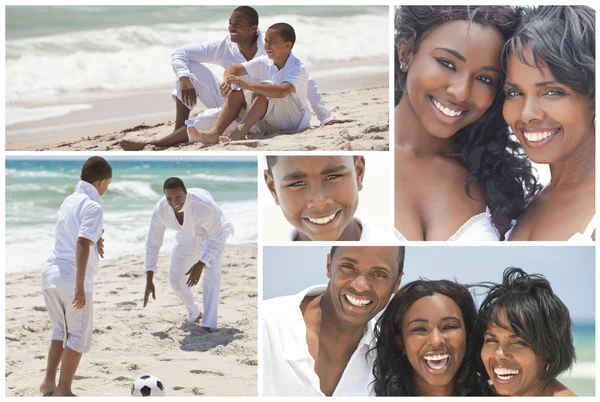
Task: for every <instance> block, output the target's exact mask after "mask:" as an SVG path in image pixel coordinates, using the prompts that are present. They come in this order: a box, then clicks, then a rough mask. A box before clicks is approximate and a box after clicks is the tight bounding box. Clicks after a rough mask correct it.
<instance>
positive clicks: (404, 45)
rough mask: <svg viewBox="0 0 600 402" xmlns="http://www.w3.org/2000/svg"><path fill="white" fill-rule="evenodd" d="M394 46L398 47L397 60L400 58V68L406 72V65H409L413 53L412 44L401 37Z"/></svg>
mask: <svg viewBox="0 0 600 402" xmlns="http://www.w3.org/2000/svg"><path fill="white" fill-rule="evenodd" d="M396 47H397V48H398V60H400V69H401V70H402V71H404V72H407V71H408V66H410V62H411V59H412V55H413V52H412V51H413V49H412V46H410V45H409V43H408V41H407V40H406V39H404V38H401V39H400V40H399V41H398V43H396Z"/></svg>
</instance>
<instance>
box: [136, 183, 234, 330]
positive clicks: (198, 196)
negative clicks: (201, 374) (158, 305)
mask: <svg viewBox="0 0 600 402" xmlns="http://www.w3.org/2000/svg"><path fill="white" fill-rule="evenodd" d="M163 191H164V194H165V196H164V197H163V198H161V199H160V201H158V203H157V204H156V207H155V208H154V213H153V214H152V220H151V222H150V230H149V232H148V240H147V241H146V267H145V270H146V290H145V292H144V307H146V305H147V304H148V298H149V296H150V294H152V298H153V299H156V296H155V289H154V283H153V278H154V271H155V270H156V266H157V263H158V252H159V251H160V248H161V246H162V244H163V238H164V234H165V230H166V229H167V228H170V229H173V230H175V231H177V234H176V235H175V242H174V245H173V250H172V251H171V264H170V267H169V282H170V283H171V286H172V287H173V290H174V291H175V294H176V295H177V296H178V297H179V298H180V299H181V301H182V302H183V304H185V306H186V308H187V310H188V314H187V321H188V322H189V323H194V322H196V321H197V320H198V318H200V316H201V313H200V308H199V307H198V303H197V302H196V299H195V298H194V294H193V292H192V288H191V287H192V286H195V285H196V284H197V283H198V281H199V280H200V275H201V274H202V273H203V272H205V274H204V278H203V279H202V303H203V305H204V306H203V307H204V314H203V316H202V327H203V328H205V329H207V330H209V331H210V330H212V329H213V328H216V327H217V308H218V306H219V286H220V283H221V262H222V257H223V250H224V248H225V242H226V240H227V237H229V236H230V235H232V234H233V225H232V224H231V222H229V220H228V219H227V217H226V216H225V215H223V212H222V211H221V208H219V206H218V205H217V204H216V203H215V200H214V199H213V197H212V195H211V194H210V193H209V192H208V191H206V190H203V189H200V188H191V189H189V190H188V189H186V188H185V185H184V184H183V181H182V180H181V179H179V178H177V177H170V178H168V179H167V180H166V181H165V183H164V185H163Z"/></svg>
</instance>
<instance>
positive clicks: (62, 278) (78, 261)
mask: <svg viewBox="0 0 600 402" xmlns="http://www.w3.org/2000/svg"><path fill="white" fill-rule="evenodd" d="M111 179H112V168H111V166H110V165H109V164H108V162H107V161H106V160H104V159H103V158H101V157H99V156H93V157H91V158H89V159H88V160H87V161H85V163H84V164H83V167H82V168H81V180H80V181H79V183H77V186H76V187H75V191H74V192H73V194H71V195H70V196H68V197H67V198H65V200H64V201H63V203H62V205H61V206H60V209H59V210H58V214H57V215H58V219H57V222H56V229H55V231H54V237H55V239H54V249H53V250H52V255H51V256H50V258H49V259H48V260H47V261H46V264H45V265H44V269H43V271H42V293H43V295H44V301H45V302H46V307H47V309H48V314H49V315H50V323H51V324H52V341H51V342H50V350H49V351H48V360H47V363H46V374H45V376H44V381H43V382H42V385H40V392H41V393H42V394H43V395H45V396H47V395H53V396H74V395H73V391H71V386H72V384H73V379H74V378H75V373H76V372H77V367H79V362H80V361H81V356H82V354H83V353H87V352H89V351H90V347H91V345H92V329H93V328H92V327H93V322H92V315H93V313H92V311H93V307H92V294H93V288H94V274H95V273H96V270H97V268H98V260H99V257H104V246H103V241H102V233H103V232H104V230H103V228H102V225H103V220H102V218H103V211H102V196H103V195H104V194H105V193H106V191H107V190H108V185H109V184H110V182H111ZM59 364H60V378H59V380H58V385H56V373H57V370H58V365H59Z"/></svg>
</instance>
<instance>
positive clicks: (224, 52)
mask: <svg viewBox="0 0 600 402" xmlns="http://www.w3.org/2000/svg"><path fill="white" fill-rule="evenodd" d="M256 43H257V45H258V50H257V51H256V55H255V56H254V59H256V58H257V57H261V56H266V54H267V53H266V51H265V40H264V37H263V35H262V33H261V32H260V31H259V33H258V38H257V41H256ZM190 61H195V62H197V63H210V64H216V65H218V66H221V67H223V68H228V67H231V66H233V65H236V64H243V63H244V62H247V60H246V58H245V57H244V55H243V54H242V52H240V49H239V46H238V45H237V43H234V42H232V41H231V37H230V36H229V35H227V36H226V37H225V38H224V39H220V40H214V41H209V42H202V43H195V44H191V45H186V46H182V47H180V48H178V49H176V50H175V51H174V52H173V54H172V55H171V65H172V66H173V71H174V72H175V77H176V79H177V80H179V79H180V78H181V77H189V78H195V77H194V75H193V74H192V73H191V72H190V70H189V68H188V65H189V63H190ZM307 74H308V73H307ZM265 79H269V80H270V79H271V78H265ZM256 82H258V81H256ZM307 98H308V101H309V102H310V104H311V106H312V109H313V110H314V112H315V114H316V115H317V119H319V121H320V122H321V125H323V124H325V123H327V122H329V121H331V120H334V119H336V117H335V116H334V115H332V114H331V111H330V110H329V109H328V108H327V107H326V106H325V101H324V100H323V96H322V94H321V92H319V88H317V84H316V82H315V80H313V79H312V78H310V77H308V83H307Z"/></svg>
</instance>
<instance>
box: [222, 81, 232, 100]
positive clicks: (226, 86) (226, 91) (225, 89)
mask: <svg viewBox="0 0 600 402" xmlns="http://www.w3.org/2000/svg"><path fill="white" fill-rule="evenodd" d="M219 89H220V90H221V96H223V98H227V96H228V95H229V94H230V93H231V91H233V88H231V85H229V84H228V83H227V81H223V82H222V83H221V84H220V85H219Z"/></svg>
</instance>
